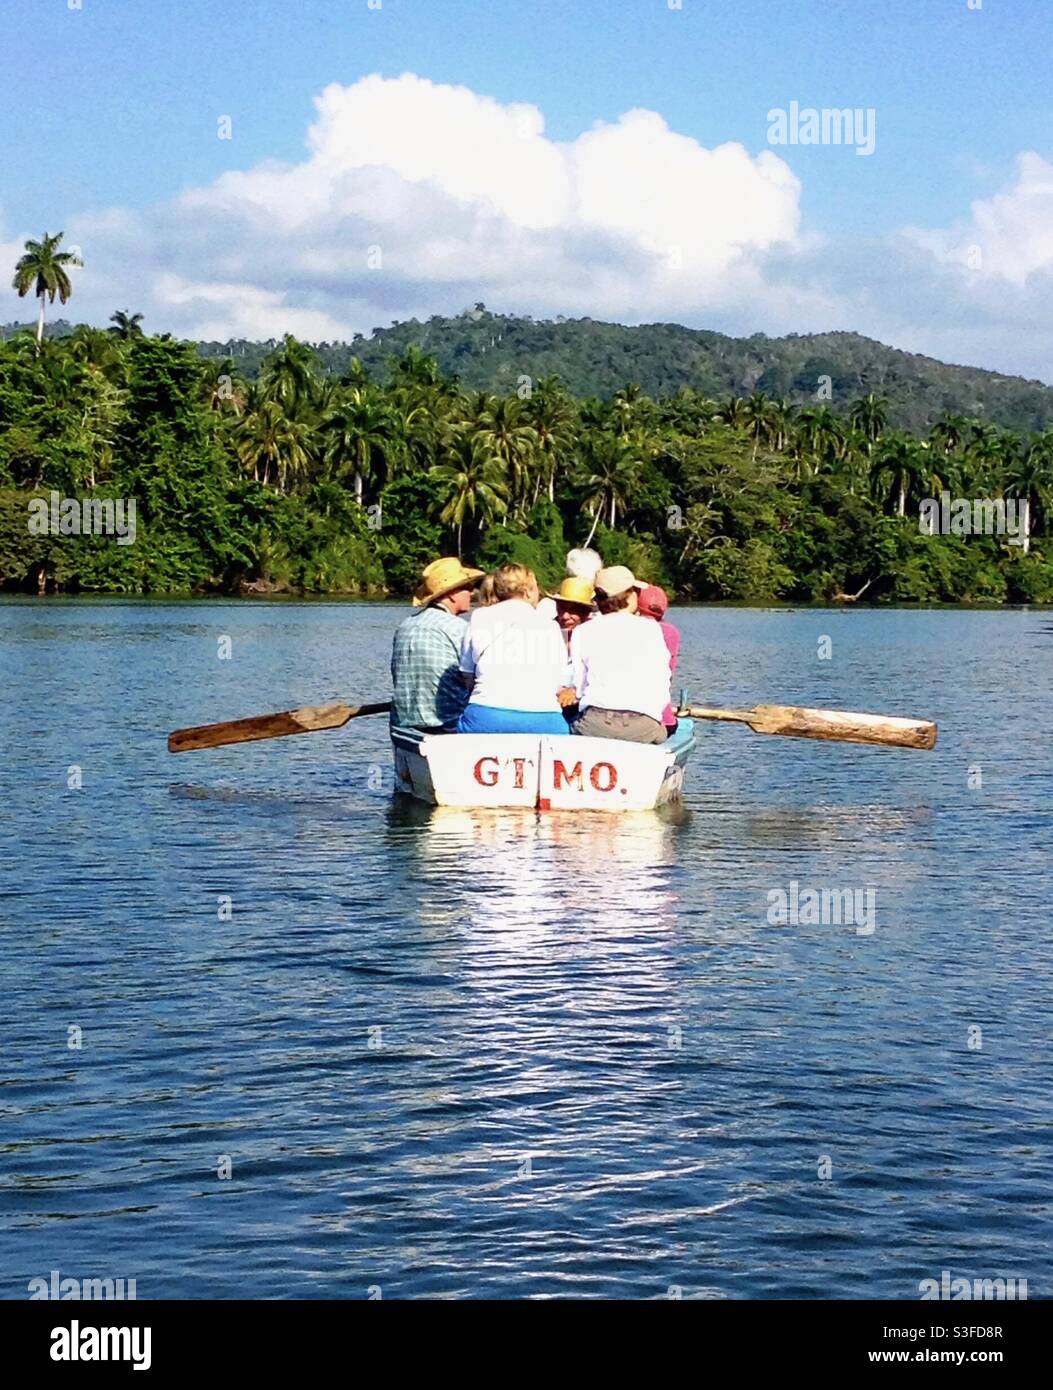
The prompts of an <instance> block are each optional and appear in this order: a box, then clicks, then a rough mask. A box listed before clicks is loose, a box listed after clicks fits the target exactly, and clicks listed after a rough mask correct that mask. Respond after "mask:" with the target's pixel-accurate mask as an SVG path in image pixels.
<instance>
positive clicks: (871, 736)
mask: <svg viewBox="0 0 1053 1390" xmlns="http://www.w3.org/2000/svg"><path fill="white" fill-rule="evenodd" d="M677 714H678V715H680V716H681V717H682V718H684V719H730V720H734V722H735V723H737V724H748V725H749V726H750V728H751V729H752V730H753V732H754V733H755V734H784V735H785V736H786V737H788V738H825V739H836V740H838V741H840V742H842V743H879V744H886V745H887V746H888V747H890V748H935V746H936V725H935V724H933V723H932V722H931V721H930V720H928V719H893V718H891V717H890V716H889V715H885V714H850V713H848V712H847V711H846V710H836V709H802V708H801V707H800V706H799V705H754V707H753V709H745V710H743V709H707V708H705V707H704V706H701V705H688V706H686V707H685V708H683V709H678V710H677Z"/></svg>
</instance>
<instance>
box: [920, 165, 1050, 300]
mask: <svg viewBox="0 0 1053 1390" xmlns="http://www.w3.org/2000/svg"><path fill="white" fill-rule="evenodd" d="M971 214H972V215H971V217H970V218H969V220H968V221H967V222H965V223H963V224H960V225H958V226H956V227H952V228H950V229H947V230H944V231H922V230H917V229H914V228H908V229H907V232H906V235H907V236H908V237H910V238H911V239H912V240H914V241H915V242H916V243H917V245H919V246H921V247H924V248H925V249H926V250H927V251H930V252H931V253H932V255H933V256H934V257H935V258H936V260H937V261H939V262H940V263H941V264H942V265H952V266H958V267H961V269H963V270H965V271H967V272H968V273H969V274H970V275H973V276H977V277H979V278H980V279H987V280H990V279H991V278H998V279H1001V280H1007V281H1008V282H1009V283H1010V284H1011V285H1015V286H1017V287H1018V288H1019V287H1022V286H1024V285H1026V284H1027V281H1028V280H1029V278H1030V277H1031V276H1032V275H1033V274H1035V272H1041V271H1051V270H1053V164H1050V163H1048V162H1047V161H1046V160H1044V159H1043V158H1042V157H1041V155H1038V154H1035V153H1033V152H1027V153H1024V154H1020V155H1018V156H1017V159H1016V181H1015V182H1014V183H1013V184H1012V185H1010V186H1009V187H1008V188H1005V189H1003V190H1002V191H1001V192H1000V193H996V194H995V196H994V197H993V198H987V199H980V200H977V201H976V202H974V203H973V205H972V209H971Z"/></svg>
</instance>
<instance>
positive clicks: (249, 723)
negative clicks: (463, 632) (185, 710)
mask: <svg viewBox="0 0 1053 1390" xmlns="http://www.w3.org/2000/svg"><path fill="white" fill-rule="evenodd" d="M366 712H369V713H372V712H373V707H371V706H361V707H360V708H359V709H358V710H356V709H355V707H354V706H353V705H343V704H334V705H305V706H304V708H303V709H290V710H284V711H282V712H281V713H280V714H257V715H254V716H253V717H251V718H249V719H231V720H228V721H227V723H225V724H199V725H198V726H197V727H195V728H193V729H176V730H175V732H174V733H171V734H169V735H168V751H169V752H170V753H190V752H193V751H194V750H196V749H200V748H222V747H223V746H224V745H225V744H229V743H253V742H255V741H256V740H257V739H262V738H284V737H285V736H286V735H287V734H311V733H314V732H316V731H317V730H319V729H339V728H341V727H342V726H343V725H344V724H346V723H347V721H348V720H349V719H350V718H351V717H352V716H353V715H355V714H358V713H366ZM378 712H379V710H378Z"/></svg>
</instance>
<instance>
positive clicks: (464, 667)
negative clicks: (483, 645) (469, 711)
mask: <svg viewBox="0 0 1053 1390" xmlns="http://www.w3.org/2000/svg"><path fill="white" fill-rule="evenodd" d="M475 672H476V657H475V645H474V643H473V642H472V625H471V623H470V622H468V623H465V625H464V636H463V637H462V638H461V659H460V666H459V671H458V675H459V676H460V678H461V684H462V685H463V686H464V688H465V689H466V690H471V689H473V687H474V686H475Z"/></svg>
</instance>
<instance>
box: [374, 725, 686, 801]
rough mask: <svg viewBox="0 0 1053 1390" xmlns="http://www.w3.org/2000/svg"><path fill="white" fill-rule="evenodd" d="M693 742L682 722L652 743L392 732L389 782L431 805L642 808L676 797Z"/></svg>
mask: <svg viewBox="0 0 1053 1390" xmlns="http://www.w3.org/2000/svg"><path fill="white" fill-rule="evenodd" d="M694 743H695V739H694V727H693V725H691V723H690V721H687V720H681V722H680V726H679V727H678V729H677V731H676V733H675V735H674V736H673V737H672V738H671V739H669V740H667V742H666V743H664V744H655V745H653V744H643V743H630V742H627V741H624V740H621V739H610V738H577V737H575V736H574V735H571V734H566V735H555V736H551V735H539V734H444V735H429V736H425V737H424V738H422V739H420V740H419V741H415V740H410V739H404V738H401V737H398V738H393V740H392V747H393V751H394V756H395V787H396V790H397V791H400V792H403V793H405V794H407V795H409V796H414V797H416V798H417V799H418V800H420V801H426V802H429V803H430V804H431V805H433V806H480V807H486V806H490V807H499V806H519V807H535V808H536V809H537V810H539V811H608V812H610V811H650V810H653V809H654V808H655V807H656V806H661V805H664V804H666V803H667V802H672V801H678V800H679V799H680V796H681V793H682V790H683V785H684V772H685V768H686V766H687V761H688V758H689V757H690V755H691V752H692V750H693V749H694Z"/></svg>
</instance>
